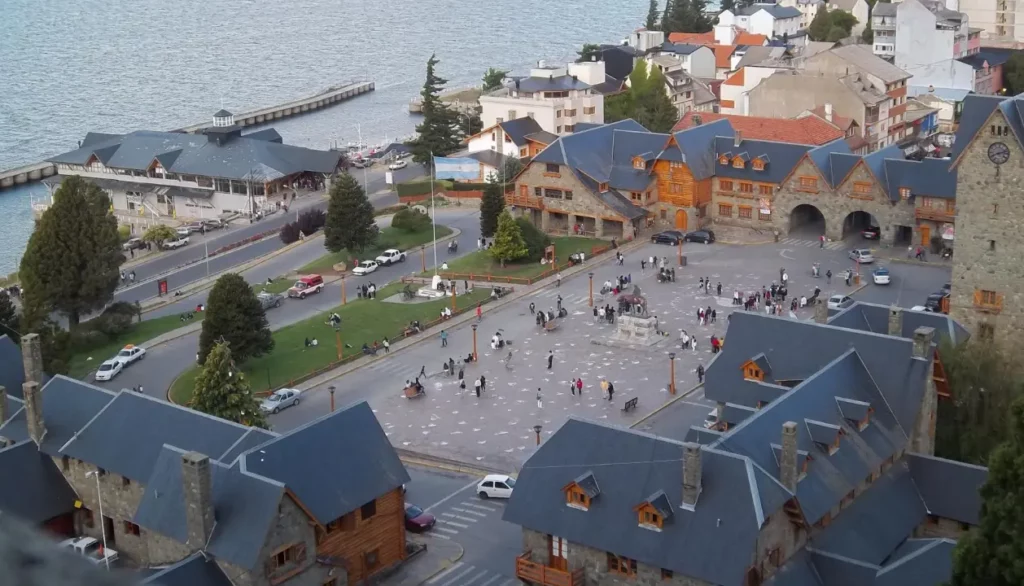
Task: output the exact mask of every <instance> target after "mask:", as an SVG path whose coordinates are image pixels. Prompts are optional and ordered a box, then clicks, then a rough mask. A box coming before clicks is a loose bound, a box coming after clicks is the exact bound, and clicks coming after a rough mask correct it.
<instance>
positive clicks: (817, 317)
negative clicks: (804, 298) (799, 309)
mask: <svg viewBox="0 0 1024 586" xmlns="http://www.w3.org/2000/svg"><path fill="white" fill-rule="evenodd" d="M814 321H816V322H818V323H819V324H825V323H828V304H827V303H825V300H824V299H818V300H816V301H815V302H814Z"/></svg>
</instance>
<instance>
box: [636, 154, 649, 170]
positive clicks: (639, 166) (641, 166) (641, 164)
mask: <svg viewBox="0 0 1024 586" xmlns="http://www.w3.org/2000/svg"><path fill="white" fill-rule="evenodd" d="M646 167H647V164H646V163H645V162H644V160H643V159H642V158H640V157H633V168H634V169H644V168H646Z"/></svg>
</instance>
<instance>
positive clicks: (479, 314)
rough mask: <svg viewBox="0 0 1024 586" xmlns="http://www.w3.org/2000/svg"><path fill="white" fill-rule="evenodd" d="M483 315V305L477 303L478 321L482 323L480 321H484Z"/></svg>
mask: <svg viewBox="0 0 1024 586" xmlns="http://www.w3.org/2000/svg"><path fill="white" fill-rule="evenodd" d="M483 313H484V311H483V309H482V308H481V304H480V303H477V304H476V321H480V320H482V319H483Z"/></svg>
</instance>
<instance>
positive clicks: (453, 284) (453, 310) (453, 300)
mask: <svg viewBox="0 0 1024 586" xmlns="http://www.w3.org/2000/svg"><path fill="white" fill-rule="evenodd" d="M456 297H457V294H456V293H455V280H454V279H453V280H452V313H453V314H454V313H455V298H456Z"/></svg>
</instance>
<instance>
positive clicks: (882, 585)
mask: <svg viewBox="0 0 1024 586" xmlns="http://www.w3.org/2000/svg"><path fill="white" fill-rule="evenodd" d="M908 546H909V547H908ZM954 547H956V542H955V541H953V540H952V539H908V540H907V542H906V543H905V544H904V545H902V546H900V549H899V550H897V552H896V553H897V555H894V556H893V558H892V559H891V560H890V561H888V562H887V563H886V564H885V565H884V566H882V568H881V569H880V570H879V571H878V575H877V576H876V577H875V583H874V586H940V585H941V584H947V583H948V582H949V579H950V578H952V577H953V548H954ZM901 550H907V551H906V553H903V554H902V555H899V554H901Z"/></svg>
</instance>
